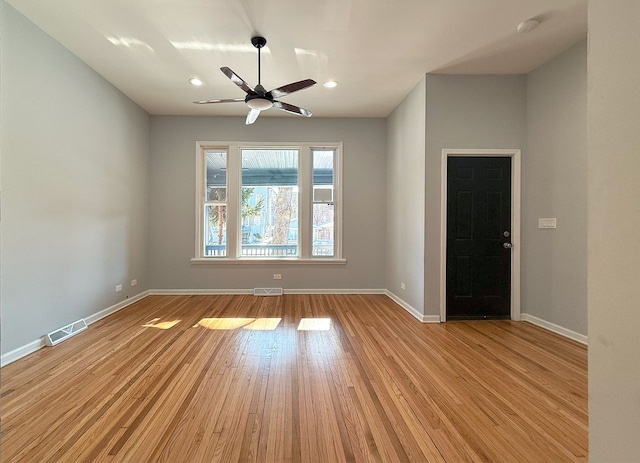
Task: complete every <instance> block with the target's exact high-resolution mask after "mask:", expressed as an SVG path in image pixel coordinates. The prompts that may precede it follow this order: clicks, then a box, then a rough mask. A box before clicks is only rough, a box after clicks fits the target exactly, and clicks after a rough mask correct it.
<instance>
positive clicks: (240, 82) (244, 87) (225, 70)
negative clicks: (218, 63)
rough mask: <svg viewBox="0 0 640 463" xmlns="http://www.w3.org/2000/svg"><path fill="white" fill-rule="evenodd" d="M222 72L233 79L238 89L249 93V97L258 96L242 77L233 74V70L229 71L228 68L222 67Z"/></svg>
mask: <svg viewBox="0 0 640 463" xmlns="http://www.w3.org/2000/svg"><path fill="white" fill-rule="evenodd" d="M220 70H221V71H222V73H223V74H224V75H225V76H227V77H228V78H229V79H231V82H233V83H234V84H236V85H237V86H238V87H240V88H241V89H242V90H244V91H245V92H247V93H248V94H249V95H255V94H256V92H255V90H253V88H251V86H250V85H249V84H248V83H246V82H245V81H244V80H243V79H242V77H240V76H239V75H238V74H236V73H235V72H233V71H232V70H231V69H229V68H228V67H226V66H225V67H221V68H220Z"/></svg>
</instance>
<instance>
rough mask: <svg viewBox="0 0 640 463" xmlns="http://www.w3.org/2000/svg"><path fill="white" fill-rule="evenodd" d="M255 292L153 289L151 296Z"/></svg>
mask: <svg viewBox="0 0 640 463" xmlns="http://www.w3.org/2000/svg"><path fill="white" fill-rule="evenodd" d="M241 294H253V289H152V290H149V295H150V296H217V295H241Z"/></svg>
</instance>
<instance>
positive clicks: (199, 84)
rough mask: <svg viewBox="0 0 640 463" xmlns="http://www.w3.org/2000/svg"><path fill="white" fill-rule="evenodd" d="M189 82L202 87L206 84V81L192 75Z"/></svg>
mask: <svg viewBox="0 0 640 463" xmlns="http://www.w3.org/2000/svg"><path fill="white" fill-rule="evenodd" d="M189 83H190V84H191V85H193V86H195V87H200V86H202V85H204V82H202V81H201V80H200V79H198V78H197V77H192V78H191V79H189Z"/></svg>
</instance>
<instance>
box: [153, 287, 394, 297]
mask: <svg viewBox="0 0 640 463" xmlns="http://www.w3.org/2000/svg"><path fill="white" fill-rule="evenodd" d="M283 292H284V294H386V290H385V289H287V288H284V289H283ZM240 294H253V288H251V289H152V290H150V291H149V295H150V296H188V295H240Z"/></svg>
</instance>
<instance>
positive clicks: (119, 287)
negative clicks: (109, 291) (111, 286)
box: [116, 285, 122, 293]
mask: <svg viewBox="0 0 640 463" xmlns="http://www.w3.org/2000/svg"><path fill="white" fill-rule="evenodd" d="M120 291H122V285H118V286H116V293H119V292H120Z"/></svg>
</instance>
